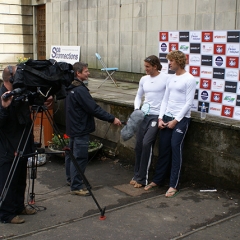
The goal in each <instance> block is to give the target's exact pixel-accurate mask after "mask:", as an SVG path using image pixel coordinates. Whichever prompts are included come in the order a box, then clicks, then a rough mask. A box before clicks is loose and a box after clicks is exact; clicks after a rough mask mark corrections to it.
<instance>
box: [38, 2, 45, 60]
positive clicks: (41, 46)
mask: <svg viewBox="0 0 240 240" xmlns="http://www.w3.org/2000/svg"><path fill="white" fill-rule="evenodd" d="M37 59H38V60H45V59H46V10H45V5H39V6H37Z"/></svg>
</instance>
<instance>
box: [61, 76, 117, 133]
mask: <svg viewBox="0 0 240 240" xmlns="http://www.w3.org/2000/svg"><path fill="white" fill-rule="evenodd" d="M75 82H78V84H79V86H75V85H73V84H71V85H70V86H69V87H68V89H67V97H66V102H65V109H66V133H67V135H68V136H69V137H79V136H83V135H86V134H89V133H92V132H94V131H95V121H94V117H96V118H98V119H100V120H103V121H108V122H113V121H114V118H115V117H114V116H113V115H112V114H110V113H108V112H106V111H105V110H103V109H102V108H101V107H100V106H99V105H97V104H96V102H95V101H94V99H93V98H92V96H91V95H90V93H89V89H88V88H87V87H86V86H85V85H84V83H82V82H81V81H79V80H77V79H75Z"/></svg>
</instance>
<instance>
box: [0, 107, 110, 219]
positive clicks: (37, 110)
mask: <svg viewBox="0 0 240 240" xmlns="http://www.w3.org/2000/svg"><path fill="white" fill-rule="evenodd" d="M32 113H33V118H32V119H33V121H32V125H31V128H30V130H29V133H28V135H27V140H26V142H25V143H24V146H23V149H22V150H20V149H19V146H21V144H22V141H23V135H24V134H25V131H26V128H25V129H24V132H23V134H22V137H21V139H20V142H19V144H18V150H17V154H16V156H15V157H14V160H13V164H12V166H11V170H10V172H9V175H8V178H7V180H6V183H5V185H4V188H3V191H2V193H1V196H0V207H1V205H2V202H3V201H4V199H5V197H6V194H7V191H8V188H9V186H10V184H11V181H12V177H13V175H14V172H15V170H16V167H17V163H18V161H19V159H20V158H21V157H23V152H24V150H25V148H26V143H27V141H28V139H29V137H30V134H31V132H32V130H33V126H34V122H35V120H36V118H37V114H38V113H41V127H40V143H39V146H41V138H42V134H41V133H42V121H43V113H44V114H45V116H46V117H47V119H48V121H49V123H50V125H51V126H52V128H53V131H54V132H55V133H56V134H57V136H58V139H59V141H60V143H61V145H62V148H63V150H64V151H65V152H68V154H69V156H70V159H71V161H72V163H73V164H74V167H75V168H76V169H77V171H78V174H80V176H81V178H82V179H83V182H84V184H85V186H86V188H87V190H88V191H89V193H90V195H91V196H92V198H93V200H94V202H95V203H96V205H97V207H98V209H99V211H100V213H101V216H100V220H104V219H105V218H106V217H105V215H104V214H105V210H106V207H104V208H103V209H102V208H101V207H100V205H99V203H98V202H97V200H96V198H95V197H94V195H93V193H92V190H91V189H92V187H91V185H90V183H89V182H88V180H87V178H86V176H85V175H84V173H83V171H82V170H81V168H80V167H79V165H78V163H77V160H76V158H75V157H74V155H73V153H72V150H71V149H70V148H69V147H66V143H65V140H64V139H63V138H62V137H61V135H60V130H59V128H58V127H57V125H56V123H54V121H53V117H52V116H51V114H50V112H49V111H48V109H47V108H46V107H45V106H44V105H34V106H32ZM37 154H39V153H38V152H35V153H32V154H28V155H27V157H31V156H32V157H33V160H32V164H33V166H32V173H31V178H33V186H32V193H31V194H30V198H31V201H30V203H31V202H32V203H33V202H34V197H35V194H34V193H33V189H34V178H35V176H36V175H35V174H36V161H34V159H35V156H36V155H37ZM24 157H26V155H24Z"/></svg>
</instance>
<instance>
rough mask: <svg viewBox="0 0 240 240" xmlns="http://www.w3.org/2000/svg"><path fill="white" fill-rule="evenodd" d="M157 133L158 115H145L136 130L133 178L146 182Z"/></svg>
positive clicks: (144, 183)
mask: <svg viewBox="0 0 240 240" xmlns="http://www.w3.org/2000/svg"><path fill="white" fill-rule="evenodd" d="M157 133H158V116H157V115H146V116H145V117H144V119H143V121H142V123H141V125H140V127H139V129H138V131H137V138H136V139H137V140H136V145H135V166H134V177H133V180H135V181H137V182H138V183H140V184H142V185H147V184H148V171H149V167H150V164H151V161H152V156H153V147H154V143H155V140H156V137H157Z"/></svg>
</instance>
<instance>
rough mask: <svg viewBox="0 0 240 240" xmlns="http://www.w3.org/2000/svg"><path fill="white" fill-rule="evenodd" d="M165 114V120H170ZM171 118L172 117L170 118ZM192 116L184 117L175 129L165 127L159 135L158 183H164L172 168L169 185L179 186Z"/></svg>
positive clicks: (155, 178)
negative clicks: (184, 148)
mask: <svg viewBox="0 0 240 240" xmlns="http://www.w3.org/2000/svg"><path fill="white" fill-rule="evenodd" d="M167 118H168V117H166V116H165V115H164V117H163V121H164V122H165V123H166V122H168V121H167V120H164V119H167ZM169 120H171V119H169ZM189 124H190V118H186V117H184V118H183V119H182V120H181V121H180V122H178V123H177V124H176V126H175V127H174V129H169V128H164V129H162V130H161V131H160V135H159V155H158V159H157V164H156V169H155V174H154V177H153V182H154V183H156V184H157V185H161V184H163V183H164V180H165V178H166V175H167V173H168V169H171V170H170V183H169V186H170V187H173V188H177V186H178V183H179V178H180V171H181V167H182V151H183V142H184V138H185V136H186V133H187V130H188V126H189Z"/></svg>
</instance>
